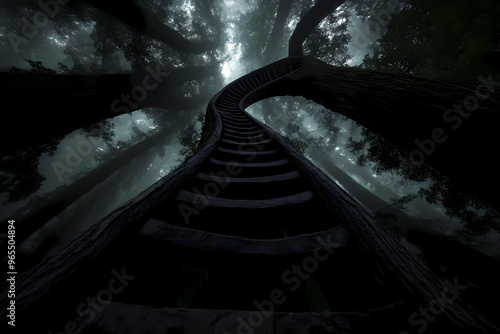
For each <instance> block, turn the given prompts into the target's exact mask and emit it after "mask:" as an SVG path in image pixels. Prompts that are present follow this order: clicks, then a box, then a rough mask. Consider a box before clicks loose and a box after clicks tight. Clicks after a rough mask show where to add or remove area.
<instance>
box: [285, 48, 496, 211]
mask: <svg viewBox="0 0 500 334" xmlns="http://www.w3.org/2000/svg"><path fill="white" fill-rule="evenodd" d="M305 59H306V60H305V61H304V66H303V67H302V68H301V69H299V70H298V71H296V72H295V73H292V74H291V75H290V76H288V77H286V78H285V80H284V82H282V84H281V85H280V87H277V89H279V90H281V92H282V93H283V94H288V95H300V96H303V97H305V98H307V99H311V100H313V101H315V102H317V103H319V104H322V105H323V106H325V107H326V108H328V109H330V110H332V111H335V112H339V113H341V114H343V115H345V116H347V117H349V118H351V119H353V120H354V121H356V122H358V123H359V124H361V125H363V126H365V127H366V128H368V129H369V130H370V131H372V132H374V133H377V134H379V135H381V136H383V137H384V138H385V139H387V140H389V141H390V142H392V143H394V144H396V145H398V146H399V147H400V148H402V149H403V150H404V151H406V152H407V153H406V155H405V156H401V157H400V158H399V159H400V160H401V166H402V167H404V166H408V165H410V167H411V164H413V165H415V164H417V165H418V164H419V163H422V162H423V161H424V162H426V163H428V164H429V165H430V166H432V167H434V168H435V169H436V170H438V171H440V172H442V173H443V174H444V175H446V176H448V177H449V178H450V179H451V181H453V182H454V183H456V184H458V185H460V186H461V187H462V189H463V190H464V191H467V192H470V193H472V194H474V195H476V196H478V197H479V198H480V199H482V200H483V201H484V202H486V203H488V204H490V205H491V206H493V207H496V208H497V209H498V207H499V204H498V201H497V198H498V196H497V194H496V189H498V186H500V181H499V178H498V177H495V175H496V174H497V171H496V169H497V168H496V156H495V155H494V154H493V144H494V143H495V142H497V141H498V138H497V137H498V135H497V127H498V124H499V110H500V87H499V85H498V84H497V83H494V82H492V81H491V77H489V76H485V77H484V78H483V77H481V78H480V79H479V81H480V83H478V84H466V83H453V82H445V81H437V80H428V79H422V78H417V77H412V76H407V75H396V74H390V73H382V72H374V71H367V70H359V69H354V68H343V67H334V66H331V65H328V64H326V63H324V62H322V61H319V60H316V59H313V58H305ZM486 97H487V98H486ZM475 102H477V104H476V105H471V104H470V103H475ZM472 107H475V108H472ZM468 110H469V111H468ZM410 172H411V171H410ZM486 185H488V186H486Z"/></svg>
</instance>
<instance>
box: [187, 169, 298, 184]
mask: <svg viewBox="0 0 500 334" xmlns="http://www.w3.org/2000/svg"><path fill="white" fill-rule="evenodd" d="M299 176H300V175H299V172H297V171H292V172H288V173H283V174H278V175H268V176H256V177H229V178H227V179H224V182H227V183H266V182H280V181H286V180H292V179H295V178H298V177H299ZM196 177H197V178H198V179H201V180H205V181H216V182H217V181H220V179H221V178H220V177H219V176H217V175H209V174H205V173H198V174H197V175H196Z"/></svg>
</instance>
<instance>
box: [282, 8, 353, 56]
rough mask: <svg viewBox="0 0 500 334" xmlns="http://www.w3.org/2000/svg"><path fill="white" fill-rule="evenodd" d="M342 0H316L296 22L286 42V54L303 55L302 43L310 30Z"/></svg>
mask: <svg viewBox="0 0 500 334" xmlns="http://www.w3.org/2000/svg"><path fill="white" fill-rule="evenodd" d="M344 2H345V0H318V1H317V2H316V4H315V5H314V6H312V7H311V9H309V11H308V12H307V13H306V14H305V15H304V16H302V18H301V19H300V21H299V23H297V26H296V27H295V30H294V31H293V34H292V37H290V41H289V44H288V56H289V57H293V56H303V55H304V52H303V50H302V44H303V43H304V41H305V40H306V38H307V37H308V36H309V34H310V33H311V31H313V29H314V28H316V26H317V25H318V24H319V23H320V22H321V21H323V19H324V18H325V17H327V16H328V15H329V14H331V13H332V12H333V11H334V10H336V9H337V8H338V7H339V6H340V5H342V4H343V3H344Z"/></svg>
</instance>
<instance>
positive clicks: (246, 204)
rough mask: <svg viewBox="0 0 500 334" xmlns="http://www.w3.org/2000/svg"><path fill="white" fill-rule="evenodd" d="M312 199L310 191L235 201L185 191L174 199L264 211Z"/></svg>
mask: <svg viewBox="0 0 500 334" xmlns="http://www.w3.org/2000/svg"><path fill="white" fill-rule="evenodd" d="M313 197H314V194H313V193H312V192H311V191H304V192H301V193H298V194H294V195H290V196H286V197H278V198H268V199H260V200H259V199H251V200H245V199H237V200H235V199H230V198H219V197H212V196H205V195H200V194H195V193H192V192H190V191H187V190H181V191H180V192H179V193H178V194H177V196H176V199H177V200H180V201H183V202H188V203H197V202H198V201H199V200H200V199H201V200H202V201H203V202H204V203H205V206H211V207H220V208H241V209H265V208H276V207H280V206H288V205H294V204H300V203H304V202H307V201H310V200H312V199H313Z"/></svg>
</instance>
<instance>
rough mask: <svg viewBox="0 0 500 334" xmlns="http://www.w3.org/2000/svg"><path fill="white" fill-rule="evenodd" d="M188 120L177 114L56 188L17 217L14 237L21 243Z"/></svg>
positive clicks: (169, 136) (169, 135) (168, 136)
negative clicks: (171, 119) (115, 153)
mask: <svg viewBox="0 0 500 334" xmlns="http://www.w3.org/2000/svg"><path fill="white" fill-rule="evenodd" d="M190 119H191V118H190V117H188V115H184V116H181V117H179V118H178V119H176V120H175V121H174V122H173V123H171V124H170V125H168V126H165V127H164V128H163V129H161V130H160V131H158V132H157V133H155V134H153V135H151V136H150V137H148V138H146V139H144V140H142V141H140V142H139V143H137V144H135V145H133V146H131V147H129V148H128V149H126V150H125V151H124V152H121V153H119V154H118V155H117V156H116V157H113V158H111V159H110V160H108V161H106V162H105V163H103V164H101V165H99V166H98V167H96V168H95V169H93V170H92V171H90V172H89V173H88V174H86V175H84V176H83V177H81V178H80V179H78V180H76V181H74V182H73V183H71V184H70V185H68V186H65V187H63V188H62V189H61V190H60V191H57V192H56V193H55V195H54V196H52V197H47V198H46V199H45V200H44V201H42V202H41V203H37V204H36V206H33V207H32V210H30V211H29V212H28V214H27V215H25V216H21V217H18V220H19V221H21V222H22V224H20V225H19V226H18V228H17V230H16V240H18V242H22V241H23V240H25V239H26V238H28V237H29V236H30V235H31V234H33V233H34V232H35V231H36V230H38V229H39V228H40V227H42V226H43V225H45V223H47V222H48V221H49V220H51V219H52V218H54V217H55V216H57V215H58V214H59V213H61V212H62V211H63V210H64V209H66V208H67V207H68V206H69V205H71V204H73V203H74V202H75V201H77V200H78V199H79V198H81V197H82V196H84V195H85V194H86V193H87V192H89V191H90V190H92V189H93V188H94V187H96V186H97V185H99V184H100V183H102V182H104V181H105V180H106V179H107V178H108V177H110V176H111V175H112V174H113V173H115V172H116V171H117V170H118V169H120V168H121V167H122V166H124V165H126V164H127V163H129V162H130V161H131V160H133V159H134V158H136V157H138V156H139V155H140V154H142V153H144V152H145V151H146V150H148V149H151V148H152V147H154V146H157V145H158V144H159V143H161V142H166V141H167V140H169V138H171V137H172V136H173V135H174V134H175V133H177V132H176V130H175V129H182V128H184V127H185V126H186V125H187V124H188V122H189V120H190Z"/></svg>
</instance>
